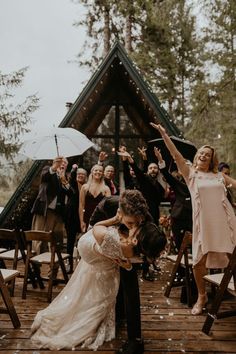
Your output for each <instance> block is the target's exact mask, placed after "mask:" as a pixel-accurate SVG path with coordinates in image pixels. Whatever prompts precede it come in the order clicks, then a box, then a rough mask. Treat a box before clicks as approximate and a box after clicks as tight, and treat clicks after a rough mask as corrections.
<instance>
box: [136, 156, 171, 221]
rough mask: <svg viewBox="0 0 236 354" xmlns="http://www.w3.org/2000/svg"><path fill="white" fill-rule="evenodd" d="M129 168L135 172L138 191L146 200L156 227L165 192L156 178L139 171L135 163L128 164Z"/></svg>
mask: <svg viewBox="0 0 236 354" xmlns="http://www.w3.org/2000/svg"><path fill="white" fill-rule="evenodd" d="M130 166H131V167H132V168H133V170H134V172H135V175H136V178H137V181H138V185H139V190H140V192H141V193H142V194H143V196H144V198H145V199H146V202H147V205H148V207H149V211H150V214H151V215H152V217H153V219H154V221H155V223H156V224H157V225H158V224H159V216H160V212H159V205H160V203H161V201H162V200H163V199H164V193H165V190H164V188H163V187H162V186H161V184H160V183H159V182H158V181H157V179H156V178H153V177H151V176H149V175H148V174H146V173H144V172H143V171H142V170H140V168H139V167H138V166H137V165H136V163H135V162H134V163H130Z"/></svg>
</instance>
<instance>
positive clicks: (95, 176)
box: [79, 165, 111, 232]
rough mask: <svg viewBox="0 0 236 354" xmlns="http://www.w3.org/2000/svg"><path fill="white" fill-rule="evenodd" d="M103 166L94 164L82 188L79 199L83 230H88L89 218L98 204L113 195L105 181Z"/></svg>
mask: <svg viewBox="0 0 236 354" xmlns="http://www.w3.org/2000/svg"><path fill="white" fill-rule="evenodd" d="M103 172H104V170H103V166H101V165H94V166H93V167H92V169H91V173H90V175H89V178H88V182H87V183H85V184H84V185H83V186H82V187H81V190H80V199H79V217H80V226H81V231H82V232H86V231H87V229H88V225H89V219H90V217H91V215H92V213H93V211H94V209H95V208H96V206H97V205H98V203H99V202H100V201H101V200H102V199H103V198H104V197H109V196H110V195H111V191H110V189H109V187H108V186H107V185H106V184H105V182H104V174H103Z"/></svg>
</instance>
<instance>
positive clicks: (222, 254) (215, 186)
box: [151, 123, 236, 315]
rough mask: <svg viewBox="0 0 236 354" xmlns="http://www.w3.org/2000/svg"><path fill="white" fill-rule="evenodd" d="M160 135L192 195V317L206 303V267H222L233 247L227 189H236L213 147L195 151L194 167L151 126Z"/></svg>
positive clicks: (235, 233) (234, 226) (235, 225)
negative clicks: (194, 291)
mask: <svg viewBox="0 0 236 354" xmlns="http://www.w3.org/2000/svg"><path fill="white" fill-rule="evenodd" d="M151 125H152V127H153V128H155V129H157V130H158V131H159V133H160V134H161V136H162V138H163V140H164V142H165V144H166V146H167V148H168V149H169V151H170V153H171V155H172V157H173V159H174V160H175V162H176V164H177V167H178V169H179V171H180V172H181V173H182V175H183V177H184V179H185V181H186V183H187V186H188V188H189V191H190V193H191V199H192V206H193V241H192V250H193V273H194V277H195V280H196V284H197V289H198V299H197V302H196V304H195V305H194V306H193V309H192V314H193V315H199V314H201V313H202V310H203V308H204V306H205V304H206V302H207V300H208V299H207V294H206V289H205V281H204V279H203V277H204V275H206V274H207V268H225V267H226V266H227V264H228V255H229V254H231V253H232V252H233V250H234V247H235V245H236V216H235V214H234V211H233V208H232V205H231V204H230V202H229V200H228V199H227V194H226V193H227V189H226V187H227V186H229V185H231V186H232V187H233V188H236V180H234V179H233V178H231V177H229V176H227V175H225V174H223V173H221V172H218V170H217V167H218V160H217V157H216V154H215V150H214V148H213V147H211V146H209V145H204V146H202V147H201V148H200V149H198V151H197V153H196V155H195V158H194V161H193V165H192V166H190V165H189V164H187V163H186V160H185V158H184V157H183V156H182V155H181V153H180V152H179V151H178V150H177V148H176V146H175V145H174V143H173V142H172V141H171V139H170V138H169V136H168V135H167V133H166V132H165V129H164V128H163V127H162V126H161V125H159V124H158V125H157V124H154V123H151Z"/></svg>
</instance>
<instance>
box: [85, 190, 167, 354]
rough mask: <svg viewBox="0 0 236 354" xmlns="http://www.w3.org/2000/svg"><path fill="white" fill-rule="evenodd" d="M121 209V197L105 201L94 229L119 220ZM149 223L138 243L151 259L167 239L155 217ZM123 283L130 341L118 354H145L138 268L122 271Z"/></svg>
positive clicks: (93, 219)
mask: <svg viewBox="0 0 236 354" xmlns="http://www.w3.org/2000/svg"><path fill="white" fill-rule="evenodd" d="M127 202H128V201H127ZM118 207H119V196H111V197H107V198H104V199H103V200H102V201H101V202H100V203H99V204H98V206H97V207H96V208H95V210H94V212H93V215H92V216H91V219H90V225H91V226H93V225H94V224H96V223H97V222H98V221H101V220H106V219H109V218H111V217H113V216H115V215H116V212H117V209H118ZM147 219H148V220H145V221H144V223H143V225H142V228H143V230H142V231H143V232H142V231H141V232H140V234H143V235H144V236H143V237H142V240H138V243H139V245H138V246H139V248H140V249H141V252H142V253H143V254H145V255H147V256H148V257H150V258H151V257H152V256H153V249H155V256H158V254H159V253H160V252H161V251H162V250H163V249H164V247H165V243H166V239H165V237H164V236H163V234H162V233H161V232H160V230H159V229H158V228H157V226H156V225H154V224H153V222H152V217H151V216H150V217H149V216H148V217H147ZM122 226H123V225H122ZM137 238H138V237H137ZM120 282H121V283H120V290H119V293H121V292H123V299H124V307H125V313H126V321H127V334H128V340H127V341H126V343H125V344H124V345H123V347H122V348H121V349H120V350H118V351H117V352H116V354H122V353H123V354H143V352H144V343H143V339H142V336H141V315H140V295H139V285H138V276H137V271H136V269H135V267H133V268H132V269H131V270H129V271H127V270H125V269H124V268H120ZM118 305H119V300H118Z"/></svg>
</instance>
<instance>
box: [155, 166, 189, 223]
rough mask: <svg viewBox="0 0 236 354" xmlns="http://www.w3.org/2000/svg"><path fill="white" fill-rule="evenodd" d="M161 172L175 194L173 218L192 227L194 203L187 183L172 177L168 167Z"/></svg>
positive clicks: (172, 210) (172, 209)
mask: <svg viewBox="0 0 236 354" xmlns="http://www.w3.org/2000/svg"><path fill="white" fill-rule="evenodd" d="M161 172H162V174H163V176H164V177H165V179H166V181H167V183H168V184H169V185H170V187H171V188H172V189H173V191H174V193H175V201H174V204H173V206H172V208H171V216H172V218H175V219H181V220H185V222H186V223H187V224H189V225H190V227H191V225H192V203H191V196H190V193H189V190H188V187H187V185H186V183H185V182H184V181H181V180H179V179H177V178H175V177H174V176H172V174H170V173H169V171H168V169H167V167H165V168H163V169H161ZM190 229H191V228H190Z"/></svg>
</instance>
